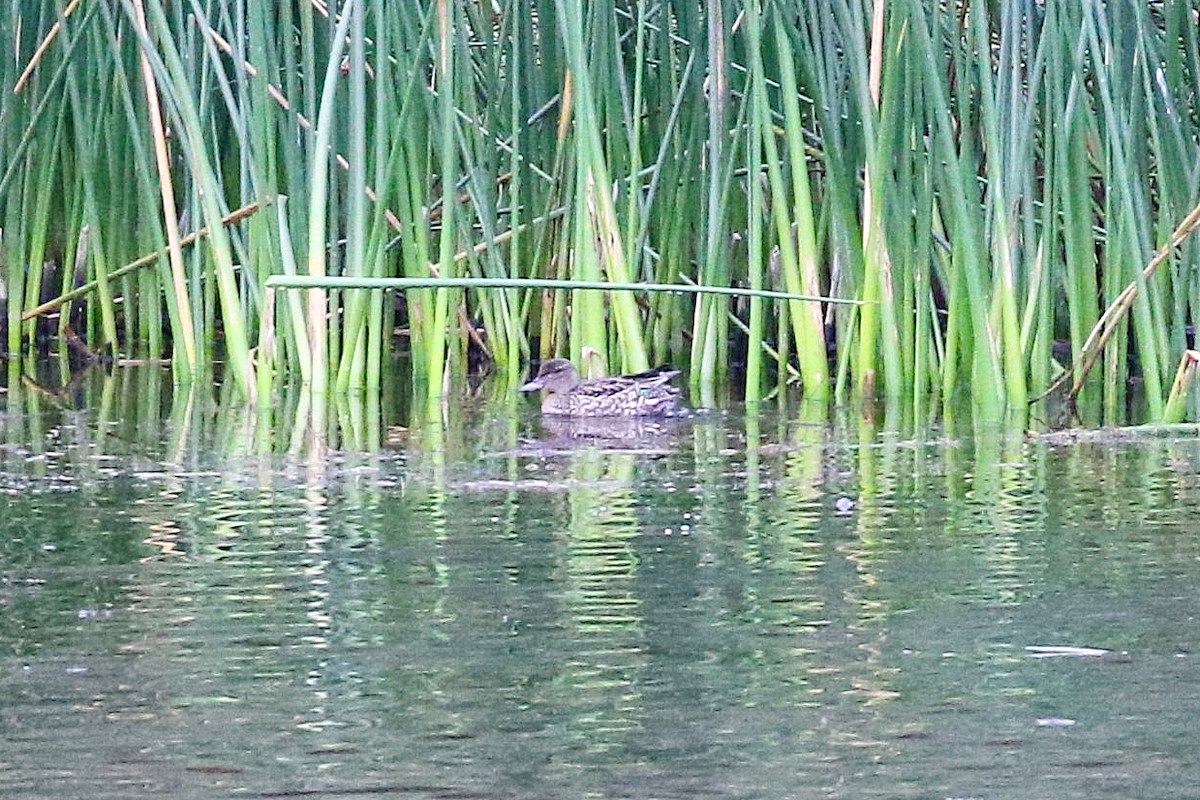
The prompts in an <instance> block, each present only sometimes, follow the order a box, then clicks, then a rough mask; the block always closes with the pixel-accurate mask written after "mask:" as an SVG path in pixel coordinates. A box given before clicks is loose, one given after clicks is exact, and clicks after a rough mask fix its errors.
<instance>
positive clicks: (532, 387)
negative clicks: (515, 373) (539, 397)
mask: <svg viewBox="0 0 1200 800" xmlns="http://www.w3.org/2000/svg"><path fill="white" fill-rule="evenodd" d="M541 388H542V382H541V381H539V380H536V379H535V380H532V381H530V382H529V383H526V384H524V385H523V386H518V387H517V391H518V392H536V391H537V390H538V389H541Z"/></svg>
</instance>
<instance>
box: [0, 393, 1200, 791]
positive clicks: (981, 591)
mask: <svg viewBox="0 0 1200 800" xmlns="http://www.w3.org/2000/svg"><path fill="white" fill-rule="evenodd" d="M125 380H127V381H128V383H127V384H122V385H121V386H119V387H117V388H116V389H108V390H102V389H101V390H97V391H98V392H100V393H99V394H98V395H96V398H98V399H96V398H93V397H92V396H89V397H88V398H87V399H88V402H86V403H80V404H77V405H78V410H71V409H69V408H62V407H50V405H48V404H44V403H37V402H35V401H34V398H31V397H30V396H29V395H21V396H18V394H19V392H20V391H21V390H20V388H19V387H13V386H10V387H9V388H8V390H7V395H6V396H0V399H2V400H7V402H8V409H9V413H7V414H2V415H0V737H2V739H3V748H2V750H0V785H3V786H4V787H5V788H4V792H3V794H4V796H5V797H6V798H60V797H80V798H108V797H111V798H140V797H147V798H149V797H154V798H160V797H172V798H193V797H194V798H209V797H358V796H370V797H404V798H572V799H574V798H591V797H596V798H692V797H704V798H781V797H820V798H931V797H932V798H989V799H991V798H1030V797H1038V798H1104V797H1112V798H1128V797H1139V798H1156V797H1162V798H1168V797H1170V798H1174V797H1179V796H1181V793H1186V792H1187V791H1188V789H1187V788H1185V787H1191V786H1194V785H1196V784H1197V783H1198V782H1200V763H1198V762H1200V756H1197V753H1198V752H1200V747H1198V745H1200V733H1198V731H1200V728H1198V727H1197V726H1196V725H1195V720H1196V719H1197V717H1198V712H1200V695H1197V693H1196V692H1195V691H1194V687H1195V686H1196V685H1197V684H1198V683H1200V669H1198V665H1197V659H1198V658H1200V654H1198V653H1197V642H1198V639H1200V637H1198V634H1200V625H1198V623H1197V620H1198V618H1200V600H1198V599H1197V588H1196V587H1198V586H1200V536H1198V534H1200V524H1197V523H1196V521H1195V520H1196V519H1197V518H1198V517H1197V511H1198V508H1200V445H1198V444H1197V442H1196V441H1194V440H1189V441H1167V440H1149V441H1116V440H1099V441H1095V442H1084V443H1078V444H1058V443H1055V442H1053V441H1051V440H1041V439H1029V438H1026V437H1023V436H1021V435H1020V434H1013V433H1008V432H1002V431H988V430H981V431H972V430H969V429H968V428H965V427H963V426H956V425H955V424H954V423H953V421H949V422H945V423H942V424H940V425H939V426H937V427H936V428H930V429H926V430H923V431H921V432H920V433H918V434H914V433H912V432H908V433H904V434H901V433H893V432H889V431H898V430H902V429H904V428H905V425H904V424H901V423H892V422H891V421H887V420H883V421H880V423H879V424H878V425H877V426H875V425H868V424H866V423H864V422H861V421H860V420H858V419H856V418H854V417H848V418H846V417H839V418H838V420H839V421H836V422H835V423H833V424H828V423H826V422H824V420H823V418H821V417H820V416H814V415H813V414H812V412H811V410H809V411H808V412H801V413H800V414H799V415H797V414H793V413H786V414H780V413H777V412H776V411H774V410H771V411H768V412H764V413H762V414H758V415H746V414H745V413H744V412H743V411H741V410H739V409H737V408H731V409H730V410H728V411H727V412H723V413H713V414H707V415H702V416H699V417H697V418H695V419H692V420H686V421H683V422H681V423H678V424H676V425H673V426H669V427H667V428H665V429H646V428H635V429H629V430H622V431H620V432H619V435H614V436H610V437H609V438H607V439H597V438H596V435H597V431H594V430H591V431H589V430H579V429H578V428H575V427H569V428H566V429H563V428H562V427H559V428H556V429H554V430H546V429H544V428H542V427H541V426H539V424H538V421H537V419H536V416H535V415H533V414H532V413H531V412H530V409H529V408H527V407H524V406H513V405H512V404H511V402H509V401H507V400H506V401H504V402H509V405H504V403H499V404H488V403H485V404H484V405H482V406H480V407H476V408H473V409H468V410H466V411H463V412H462V413H461V416H460V417H458V418H456V420H455V422H454V424H452V425H450V426H448V427H446V428H444V429H425V430H415V431H408V430H403V429H401V428H400V427H399V426H397V425H396V424H395V423H394V422H388V421H386V420H384V421H383V422H381V423H380V428H381V430H382V433H381V434H379V437H378V438H379V441H380V445H379V447H378V448H377V449H376V450H375V452H373V453H368V454H357V455H356V454H353V453H350V452H348V450H343V451H341V452H332V453H316V454H314V453H313V452H311V451H307V450H305V449H303V448H299V449H296V448H293V447H292V446H291V445H290V443H291V442H293V441H298V440H299V439H300V438H301V437H298V436H294V435H292V434H290V433H289V432H287V431H286V430H283V431H278V430H274V431H271V432H269V435H267V434H265V433H264V431H263V429H262V428H261V426H259V427H255V426H254V425H252V424H250V422H248V420H247V415H245V414H233V415H229V414H222V413H221V412H219V411H217V410H216V409H215V408H214V407H212V405H211V404H206V403H196V402H191V403H189V402H185V401H184V400H182V399H181V398H178V397H171V396H170V392H169V391H168V390H165V389H162V388H161V387H158V388H155V387H150V388H149V389H148V388H147V387H146V386H145V385H144V383H143V382H142V381H143V380H144V379H143V378H131V377H126V378H125ZM104 391H108V392H109V395H111V396H109V395H105V394H104ZM106 396H108V400H107V405H106V404H105V402H106V401H105V400H104V398H105V397H106ZM147 398H149V399H147ZM93 399H96V402H94V403H92V402H91V401H92V400H93ZM17 411H19V412H20V413H16V412H17ZM456 413H457V412H456ZM249 416H250V417H252V416H253V415H249ZM349 418H354V415H353V414H351V415H349ZM251 421H252V420H251ZM910 427H911V426H910ZM365 438H366V439H368V440H369V439H371V436H370V435H368V436H366V437H365ZM289 451H294V452H295V454H294V455H289V454H288V452H289ZM1038 647H1045V648H1063V649H1058V650H1055V649H1051V650H1049V651H1039V650H1036V649H1030V648H1038ZM1069 648H1093V649H1094V650H1083V649H1069Z"/></svg>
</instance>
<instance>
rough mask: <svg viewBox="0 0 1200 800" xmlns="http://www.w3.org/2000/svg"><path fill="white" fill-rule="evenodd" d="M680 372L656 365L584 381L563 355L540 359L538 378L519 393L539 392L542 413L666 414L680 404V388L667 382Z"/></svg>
mask: <svg viewBox="0 0 1200 800" xmlns="http://www.w3.org/2000/svg"><path fill="white" fill-rule="evenodd" d="M678 374H679V370H677V369H671V368H670V367H655V368H654V369H651V370H647V371H646V372H639V373H637V374H635V375H612V376H610V377H607V378H592V379H590V380H584V379H582V378H580V377H579V370H577V369H576V368H575V365H574V364H572V363H571V362H570V361H568V360H567V359H565V358H551V359H548V360H546V361H543V362H542V364H541V367H540V368H539V369H538V373H537V377H536V378H534V379H533V380H531V381H529V382H528V383H526V384H524V385H522V386H520V387H518V389H517V391H519V392H536V391H539V390H540V391H541V392H542V413H543V414H549V415H551V416H561V417H669V416H673V415H674V414H675V413H676V410H677V407H678V405H679V390H678V389H676V388H675V387H674V386H668V385H667V384H668V382H669V381H670V380H671V379H672V378H674V377H675V376H676V375H678Z"/></svg>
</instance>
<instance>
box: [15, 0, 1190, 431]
mask: <svg viewBox="0 0 1200 800" xmlns="http://www.w3.org/2000/svg"><path fill="white" fill-rule="evenodd" d="M1198 17H1200V3H1198V2H1197V0H1191V1H1190V2H1179V3H1149V4H1146V3H1135V2H1132V0H1122V1H1120V2H1112V3H1106V4H1099V3H1094V2H1084V1H1083V0H1072V1H1071V2H1063V3H1038V2H1034V1H1033V0H1019V1H1018V2H1001V1H1000V0H959V1H958V2H948V3H939V4H929V3H923V2H919V0H871V2H866V0H777V1H776V2H768V1H766V0H745V1H744V2H742V1H741V0H739V2H724V1H723V0H705V2H703V3H695V4H652V3H649V2H646V1H645V0H631V2H628V3H589V4H585V3H582V2H580V0H531V1H526V2H518V1H517V0H500V2H498V3H492V4H486V5H485V4H479V3H475V2H465V0H426V2H421V3H412V2H401V1H400V0H345V1H344V2H341V3H335V4H330V5H326V4H323V3H315V2H294V3H284V4H279V5H272V4H252V3H247V4H229V3H225V2H216V1H215V0H188V1H187V2H183V3H171V4H166V3H163V2H162V0H120V2H118V3H115V4H104V3H81V4H68V5H66V6H65V7H64V6H62V5H61V4H60V3H53V2H49V0H25V1H23V2H22V1H20V0H11V2H10V3H9V4H8V8H7V9H6V11H5V13H3V14H0V48H2V50H0V52H3V53H4V56H3V58H2V59H0V230H2V238H0V277H2V283H3V287H4V302H5V307H6V313H5V315H4V324H5V331H6V333H5V338H4V341H5V343H6V347H7V350H8V351H9V352H10V353H20V352H24V351H26V350H28V349H30V348H32V347H34V346H35V345H36V344H38V342H39V340H41V339H44V338H45V337H47V336H54V335H60V336H61V335H62V334H64V333H65V330H66V328H67V327H68V326H70V327H72V328H73V329H74V330H75V331H76V332H77V333H78V334H79V335H81V336H82V337H83V338H84V339H85V340H86V341H88V342H89V344H90V345H91V346H93V347H95V348H97V349H99V348H102V347H110V348H112V349H114V350H117V351H120V352H124V353H131V354H143V353H151V354H153V355H160V354H166V355H169V356H170V357H171V358H172V363H173V365H174V375H175V378H176V380H177V381H179V382H181V383H189V382H195V381H198V380H208V379H209V378H210V377H211V376H212V375H213V374H214V372H215V371H216V370H219V372H220V375H221V376H222V377H223V378H224V379H225V380H227V381H228V382H229V383H230V384H231V385H233V386H236V387H237V389H238V391H239V392H240V394H241V395H242V396H243V397H244V398H246V399H247V400H250V401H257V402H258V403H259V404H261V405H263V406H264V407H269V406H270V405H271V403H272V398H273V397H274V396H276V395H277V394H278V393H279V392H280V391H281V390H282V387H283V386H285V385H286V383H287V382H288V381H289V379H290V378H293V377H294V378H297V379H299V380H302V381H303V382H304V383H305V384H306V385H308V386H309V387H310V388H311V390H312V391H313V394H314V398H324V397H326V396H327V395H328V394H329V393H331V392H332V393H334V394H346V393H358V392H366V393H377V392H378V391H379V387H380V385H381V371H382V370H383V369H384V367H385V365H386V364H388V363H390V361H389V359H388V355H389V354H390V353H392V352H393V350H394V349H396V348H400V349H403V350H406V351H407V352H408V353H409V354H410V355H411V356H412V357H411V358H410V359H409V360H408V361H407V363H409V364H410V365H411V383H412V386H413V389H414V391H415V392H416V393H417V396H419V397H422V398H423V399H424V401H425V402H424V404H423V408H424V409H425V411H426V413H427V415H429V416H431V417H437V416H439V415H440V414H441V413H442V410H441V409H442V403H443V401H444V399H445V398H446V396H447V394H453V393H455V392H457V391H459V387H462V386H465V385H466V383H467V381H466V380H465V378H466V375H467V372H468V371H469V370H471V369H477V368H479V365H480V364H488V365H490V366H491V367H492V368H494V369H495V370H497V371H498V372H499V373H501V374H502V375H503V376H505V377H506V379H507V380H508V381H509V382H512V381H515V380H516V379H517V377H518V375H519V374H520V372H521V371H522V369H523V368H524V365H525V364H526V363H527V362H528V360H529V359H530V358H533V357H537V356H543V357H544V356H548V355H551V354H565V355H569V356H570V357H572V358H574V359H576V360H577V361H580V362H581V364H582V365H583V366H584V367H585V368H586V369H587V370H588V371H591V372H594V373H596V372H604V371H612V370H638V369H642V368H645V367H647V366H649V365H650V364H651V363H653V362H660V361H669V362H672V363H676V364H680V365H683V364H688V365H690V367H691V370H690V376H691V380H692V382H693V387H694V389H695V391H696V398H697V400H698V401H702V402H713V401H715V397H716V392H717V390H718V389H719V388H720V387H722V386H724V385H725V384H728V383H729V382H730V381H737V382H739V383H740V385H741V386H740V388H741V391H743V392H744V394H745V396H746V397H747V398H749V399H752V400H753V399H757V398H761V397H766V396H768V395H769V394H771V393H772V392H775V393H781V392H783V391H787V390H789V389H790V390H791V391H800V392H803V394H804V396H805V397H808V398H811V399H823V398H827V397H830V396H834V397H837V398H838V399H840V400H843V401H845V400H853V399H856V398H857V399H864V400H866V399H874V398H878V399H882V400H886V401H888V402H889V403H893V404H895V403H898V404H902V405H904V406H910V407H912V408H913V409H915V410H918V411H921V410H923V409H925V408H927V407H929V406H930V404H936V403H939V402H942V403H948V402H952V401H955V400H956V399H957V398H958V397H960V396H961V395H963V394H970V395H971V396H972V397H973V398H974V400H975V402H976V405H977V407H978V409H979V411H980V412H981V413H982V414H984V415H985V416H988V417H993V418H998V417H1001V416H1004V415H1006V414H1015V415H1017V416H1018V417H1020V416H1022V415H1024V414H1025V413H1026V409H1027V403H1028V401H1029V399H1030V398H1035V397H1037V396H1039V395H1040V394H1042V393H1043V392H1045V391H1046V390H1047V388H1049V387H1050V386H1051V384H1052V382H1053V381H1055V380H1056V378H1058V377H1059V374H1058V370H1059V368H1064V369H1067V370H1069V371H1070V372H1071V376H1070V377H1071V378H1072V379H1073V380H1071V381H1070V385H1071V386H1072V387H1073V388H1072V391H1073V392H1074V393H1075V395H1076V396H1077V399H1078V401H1079V407H1080V410H1081V412H1082V413H1083V415H1084V416H1085V417H1086V418H1088V419H1089V420H1090V421H1094V422H1101V421H1109V422H1114V421H1119V420H1121V419H1124V418H1125V416H1126V414H1127V411H1128V409H1129V407H1130V405H1131V404H1132V403H1133V402H1134V401H1135V400H1136V401H1137V402H1139V403H1142V404H1144V410H1145V412H1146V414H1147V415H1148V416H1149V417H1151V418H1158V419H1166V418H1171V419H1175V418H1179V417H1180V415H1181V414H1182V415H1183V416H1188V415H1189V414H1190V415H1193V416H1194V413H1195V406H1194V403H1195V401H1194V400H1191V401H1185V400H1183V399H1182V398H1184V397H1186V396H1187V395H1186V392H1183V391H1180V389H1179V388H1178V387H1177V388H1176V391H1175V393H1174V394H1173V393H1172V385H1171V380H1172V376H1173V375H1176V374H1183V373H1182V372H1181V371H1179V370H1177V367H1178V365H1179V364H1181V363H1184V361H1183V359H1184V353H1185V350H1187V349H1188V347H1189V344H1190V342H1191V328H1190V325H1191V321H1192V320H1193V318H1194V316H1195V310H1194V308H1193V304H1194V303H1195V302H1196V300H1195V298H1196V297H1197V296H1200V295H1198V294H1197V288H1198V286H1200V281H1198V280H1197V274H1196V268H1195V265H1196V263H1197V255H1198V254H1200V250H1198V248H1197V245H1196V243H1195V241H1194V240H1193V238H1192V237H1191V232H1190V230H1188V231H1187V232H1186V233H1185V234H1184V235H1183V236H1182V237H1177V238H1176V239H1175V240H1173V239H1172V238H1171V237H1172V234H1173V233H1177V229H1178V228H1179V227H1180V225H1181V223H1182V222H1183V221H1184V220H1185V219H1186V218H1187V217H1188V214H1189V212H1190V211H1191V210H1192V209H1193V208H1194V207H1196V206H1197V203H1198V201H1200V96H1198V93H1197V90H1196V87H1197V86H1198V85H1200V34H1198V33H1197V30H1198V28H1200V19H1198ZM234 210H244V211H243V213H235V212H234ZM1172 242H1173V243H1172ZM1164 246H1167V249H1166V250H1165V251H1163V253H1162V255H1161V258H1160V259H1159V264H1158V265H1157V266H1156V267H1155V268H1154V269H1150V270H1146V269H1145V267H1146V266H1147V264H1148V263H1149V262H1150V259H1151V258H1152V256H1154V254H1155V253H1156V251H1159V250H1160V249H1161V248H1163V247H1164ZM135 264H136V265H137V266H133V265H135ZM293 274H300V275H307V276H310V277H312V278H315V279H318V280H317V281H316V284H317V286H316V287H315V288H308V289H305V290H304V291H305V292H306V294H305V295H303V296H300V295H298V294H297V291H295V290H285V289H278V290H276V289H268V286H267V279H268V278H269V277H271V276H272V275H293ZM326 277H345V278H392V277H403V278H410V279H427V278H436V277H443V278H447V279H456V280H457V279H461V278H477V279H480V280H481V281H485V282H488V281H490V282H491V284H490V285H488V286H484V285H483V284H475V283H470V282H467V283H465V284H457V283H456V284H455V285H437V284H429V285H424V284H423V285H421V286H420V287H418V288H409V289H406V290H404V292H403V293H402V294H399V295H392V294H384V293H382V292H380V291H378V290H368V289H355V288H346V287H344V286H343V287H337V288H332V287H324V288H322V287H320V286H319V284H320V280H319V279H322V278H326ZM520 278H526V279H547V280H568V281H570V280H577V281H582V282H584V283H580V284H577V285H574V286H572V287H571V288H562V285H561V284H550V285H543V284H522V283H511V284H504V285H502V286H500V287H497V286H496V285H495V282H496V281H498V280H502V279H520ZM596 281H608V282H613V283H618V284H626V283H657V284H673V285H688V284H700V285H703V286H720V287H733V288H738V287H741V288H746V289H756V290H759V289H761V290H776V291H781V292H785V293H787V294H788V295H793V296H799V295H804V296H809V297H813V296H824V297H830V298H837V299H846V300H859V301H862V302H861V303H860V304H857V305H853V304H846V305H843V304H835V303H829V302H821V301H812V300H799V299H792V300H780V299H776V298H772V297H770V296H766V295H761V294H760V295H755V296H750V295H748V296H746V297H738V296H733V297H728V296H725V295H720V294H708V293H703V292H701V293H690V292H689V293H672V292H654V293H638V292H629V291H624V290H620V291H601V290H598V289H595V288H591V287H593V286H594V285H595V282H596ZM547 286H548V287H549V288H547ZM85 287H86V288H85ZM1129 287H1133V288H1132V289H1130V288H1129ZM59 297H62V298H65V299H62V300H60V301H56V298H59ZM1114 303H1116V304H1117V305H1116V306H1115V309H1116V310H1114V311H1113V312H1110V313H1109V314H1108V315H1106V316H1105V318H1104V319H1105V324H1106V328H1105V331H1104V334H1103V336H1102V337H1100V336H1099V334H1097V335H1096V336H1092V332H1093V329H1094V328H1095V327H1096V325H1097V323H1098V322H1099V321H1100V320H1101V314H1102V312H1103V311H1104V310H1105V309H1106V308H1108V307H1109V306H1110V305H1112V304H1114ZM50 308H53V309H54V312H55V313H57V314H58V315H59V316H58V318H57V319H58V322H57V324H56V323H54V322H50V321H47V320H46V318H45V312H46V310H47V309H50ZM35 309H40V310H39V311H38V312H37V313H34V310H35ZM39 320H41V321H40V322H39ZM1089 337H1090V338H1091V342H1092V343H1098V344H1089ZM1067 352H1069V353H1070V354H1071V355H1070V357H1069V358H1067V357H1064V355H1063V354H1064V353H1067ZM1056 354H1057V356H1058V358H1057V359H1055V355H1056ZM1089 365H1094V366H1092V367H1091V368H1090V369H1089ZM1190 374H1191V373H1190V371H1188V372H1187V375H1189V376H1190ZM1189 380H1190V378H1189ZM793 383H794V384H797V385H796V386H794V387H791V386H789V384H793ZM1134 389H1136V391H1134ZM1181 404H1182V405H1181ZM313 409H314V412H313V413H314V419H319V418H323V417H324V411H323V409H324V404H323V400H321V401H317V402H314V405H313Z"/></svg>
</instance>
